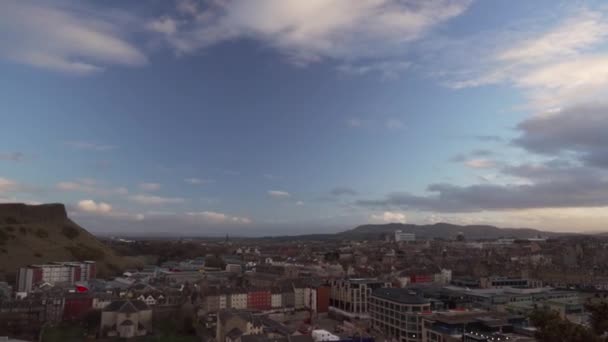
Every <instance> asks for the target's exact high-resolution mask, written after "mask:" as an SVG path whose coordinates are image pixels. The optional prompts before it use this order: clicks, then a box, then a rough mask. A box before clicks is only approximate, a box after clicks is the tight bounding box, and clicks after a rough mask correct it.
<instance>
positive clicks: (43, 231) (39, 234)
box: [36, 228, 49, 239]
mask: <svg viewBox="0 0 608 342" xmlns="http://www.w3.org/2000/svg"><path fill="white" fill-rule="evenodd" d="M36 236H37V237H39V238H41V239H46V238H48V237H49V232H47V231H46V229H42V228H38V229H36Z"/></svg>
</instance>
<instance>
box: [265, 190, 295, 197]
mask: <svg viewBox="0 0 608 342" xmlns="http://www.w3.org/2000/svg"><path fill="white" fill-rule="evenodd" d="M267 194H268V196H270V197H274V198H289V197H291V194H290V193H289V192H287V191H282V190H268V191H267Z"/></svg>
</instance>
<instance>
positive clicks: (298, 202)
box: [296, 201, 304, 205]
mask: <svg viewBox="0 0 608 342" xmlns="http://www.w3.org/2000/svg"><path fill="white" fill-rule="evenodd" d="M296 205H304V202H303V201H297V202H296Z"/></svg>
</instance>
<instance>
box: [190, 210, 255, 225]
mask: <svg viewBox="0 0 608 342" xmlns="http://www.w3.org/2000/svg"><path fill="white" fill-rule="evenodd" d="M186 215H188V216H190V217H195V218H199V219H202V220H204V221H205V222H211V223H234V224H250V223H252V222H253V221H252V220H251V219H249V218H247V217H238V216H230V215H227V214H224V213H220V212H216V211H200V212H188V213H186Z"/></svg>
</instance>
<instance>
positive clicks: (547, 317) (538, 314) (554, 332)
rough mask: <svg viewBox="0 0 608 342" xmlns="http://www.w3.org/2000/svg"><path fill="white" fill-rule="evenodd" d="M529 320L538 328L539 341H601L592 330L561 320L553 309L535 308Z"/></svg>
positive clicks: (537, 336)
mask: <svg viewBox="0 0 608 342" xmlns="http://www.w3.org/2000/svg"><path fill="white" fill-rule="evenodd" d="M530 322H531V323H532V324H533V325H534V326H535V327H536V328H537V329H538V330H537V332H536V336H535V337H536V338H537V339H538V340H539V341H540V342H601V341H603V340H602V338H600V337H599V336H598V335H596V334H595V333H594V332H593V331H592V330H590V329H587V328H585V327H583V326H581V325H578V324H574V323H571V322H569V321H567V320H563V319H562V318H561V317H560V316H559V314H558V313H557V312H555V311H552V310H548V309H537V310H534V311H533V312H532V313H531V314H530Z"/></svg>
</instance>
